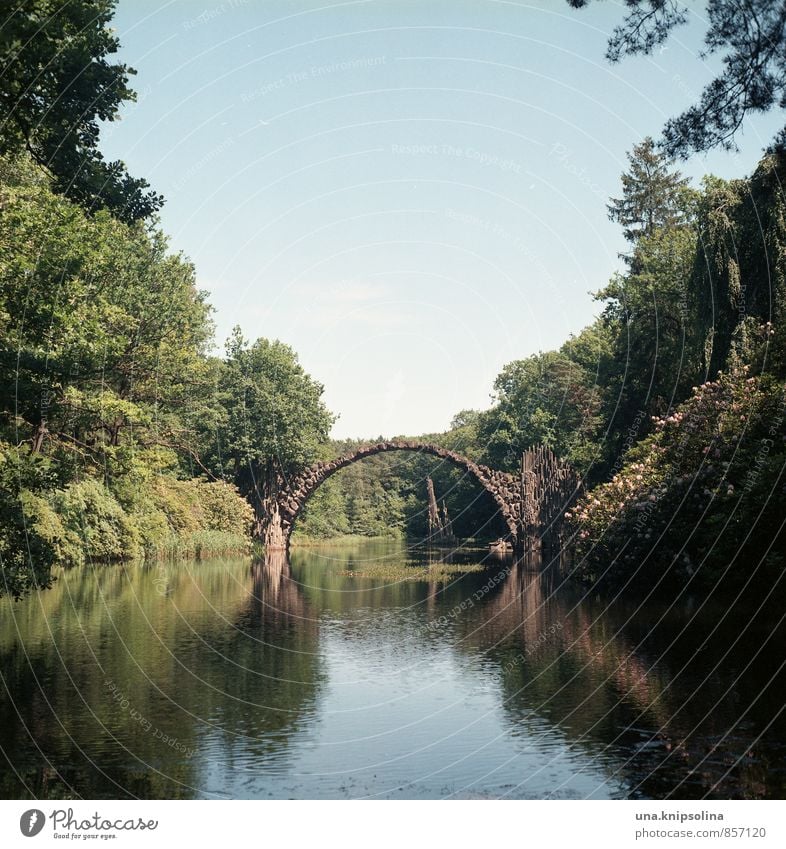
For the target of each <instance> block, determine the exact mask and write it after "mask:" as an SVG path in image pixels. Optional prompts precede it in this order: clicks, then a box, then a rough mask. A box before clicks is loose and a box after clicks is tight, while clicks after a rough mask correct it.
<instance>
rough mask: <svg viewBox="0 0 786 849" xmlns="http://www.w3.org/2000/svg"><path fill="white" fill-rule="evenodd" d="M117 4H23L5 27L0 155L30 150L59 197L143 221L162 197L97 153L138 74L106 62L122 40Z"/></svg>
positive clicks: (87, 0)
mask: <svg viewBox="0 0 786 849" xmlns="http://www.w3.org/2000/svg"><path fill="white" fill-rule="evenodd" d="M115 2H116V0H69V2H63V0H21V2H17V3H16V4H14V5H16V8H15V9H14V10H13V11H12V12H10V14H5V13H4V15H3V21H2V25H1V26H0V81H1V82H0V113H1V114H2V115H3V116H4V117H3V118H2V119H0V153H18V152H20V151H22V150H24V151H26V152H27V153H28V154H29V155H30V156H32V158H33V159H34V160H35V161H36V162H37V163H38V164H39V165H40V166H43V167H44V168H45V169H46V170H47V171H48V172H49V173H50V174H51V175H52V177H53V178H54V186H55V189H56V190H57V191H58V192H61V193H62V194H64V195H66V196H67V197H68V198H70V199H71V200H74V201H76V202H77V203H79V204H81V205H82V206H83V207H84V208H85V209H87V210H89V211H94V210H97V209H108V210H110V211H111V212H112V213H113V215H115V216H116V217H117V218H119V219H121V220H122V221H126V222H130V221H136V220H138V219H140V218H145V217H147V216H149V215H151V214H152V213H153V212H155V211H156V210H157V209H159V208H160V206H161V204H162V203H163V198H161V196H160V195H157V194H155V193H154V192H150V191H146V190H147V188H148V183H147V182H146V181H145V180H142V179H138V178H134V177H131V176H130V175H129V174H128V172H127V171H126V168H125V166H124V165H123V163H122V162H106V161H104V158H103V156H102V155H101V153H100V152H99V150H98V141H99V124H100V122H102V121H114V120H116V118H117V114H118V111H119V108H120V105H121V104H122V103H124V102H127V101H133V100H135V94H134V92H133V91H132V90H131V89H130V88H129V87H128V78H129V76H131V75H132V74H134V73H136V72H135V71H134V69H133V68H129V67H128V66H127V65H124V64H122V63H111V62H109V61H108V59H107V57H109V56H111V54H113V53H115V52H117V49H118V46H119V42H118V39H117V37H116V36H115V35H114V34H113V32H112V30H111V29H110V28H109V26H108V25H109V22H110V20H111V18H112V13H113V11H114V7H115Z"/></svg>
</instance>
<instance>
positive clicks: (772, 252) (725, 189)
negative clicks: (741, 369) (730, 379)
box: [691, 152, 786, 376]
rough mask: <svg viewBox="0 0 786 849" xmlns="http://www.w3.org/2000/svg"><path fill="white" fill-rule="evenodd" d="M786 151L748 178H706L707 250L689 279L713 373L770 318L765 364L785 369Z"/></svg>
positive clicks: (702, 212) (703, 220) (702, 227)
mask: <svg viewBox="0 0 786 849" xmlns="http://www.w3.org/2000/svg"><path fill="white" fill-rule="evenodd" d="M784 178H786V152H776V153H772V154H769V155H767V156H765V157H764V158H763V159H762V161H761V162H760V163H759V166H758V168H757V169H756V171H755V172H754V174H753V176H752V177H751V178H750V179H749V180H733V181H731V182H727V181H724V180H718V179H716V178H711V179H707V180H706V181H705V191H704V195H703V197H702V201H701V203H700V205H699V220H698V227H699V232H700V234H701V244H702V250H701V251H700V252H699V253H698V255H697V258H696V266H695V271H694V276H693V280H692V281H691V287H692V289H693V291H694V293H695V299H696V311H695V321H696V333H697V335H698V338H699V341H700V343H701V345H702V356H703V366H704V370H705V372H706V373H707V374H708V375H709V376H712V375H713V374H714V373H716V372H717V371H718V370H719V369H721V368H723V367H724V364H725V363H726V361H727V359H728V357H729V355H730V353H731V351H732V349H733V347H734V346H735V345H736V346H737V347H739V346H740V345H742V346H743V347H744V345H745V336H746V335H747V334H748V333H749V330H750V329H751V328H753V329H754V330H755V328H756V327H758V326H759V325H760V324H763V323H766V322H771V323H772V325H773V330H774V333H773V335H772V338H771V339H770V342H769V345H768V350H767V351H766V359H765V363H764V364H765V365H766V367H767V368H768V369H770V370H772V371H773V372H774V373H775V374H778V375H780V376H784V375H786V202H785V201H784V195H783V182H784Z"/></svg>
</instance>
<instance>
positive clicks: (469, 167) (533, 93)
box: [102, 0, 782, 437]
mask: <svg viewBox="0 0 786 849" xmlns="http://www.w3.org/2000/svg"><path fill="white" fill-rule="evenodd" d="M694 6H695V9H696V10H697V11H699V10H701V9H702V8H703V4H699V3H696V4H694ZM620 14H621V4H619V3H615V2H611V0H609V1H608V2H595V3H594V4H592V5H591V6H590V8H589V9H585V10H583V11H581V12H578V11H575V10H572V9H571V8H570V7H569V6H568V5H567V3H565V2H563V0H542V2H534V3H518V2H508V0H505V2H498V0H367V2H366V1H364V0H360V1H359V2H344V3H332V4H331V3H326V2H325V0H322V2H300V0H288V2H277V0H263V1H262V2H259V0H257V2H254V0H202V1H201V2H200V0H173V2H169V3H167V2H153V0H120V3H119V6H118V10H117V14H116V18H115V27H116V29H117V31H118V34H119V36H120V39H121V43H122V45H123V50H122V53H121V58H122V59H123V61H126V62H127V63H129V64H131V65H132V66H133V67H135V68H136V69H137V71H138V74H137V76H136V77H135V79H134V81H133V85H134V87H135V89H136V90H137V93H138V102H137V103H136V104H132V105H129V106H127V107H126V108H125V109H124V110H123V119H122V120H121V121H120V122H117V123H114V124H112V125H109V126H108V127H107V128H106V129H105V132H104V135H103V141H102V148H103V150H104V152H105V153H106V155H107V156H108V157H110V158H122V159H123V160H125V161H126V163H127V164H128V165H129V168H130V170H131V173H132V174H134V175H140V176H144V177H146V178H147V179H148V180H149V181H150V182H151V184H152V185H153V186H154V188H155V189H156V190H158V191H160V192H162V193H163V194H164V195H165V196H166V198H167V203H166V205H165V207H164V209H163V211H162V213H161V219H162V224H163V227H164V229H165V230H166V232H167V233H169V234H170V235H171V238H172V245H173V247H174V248H175V249H178V250H182V251H183V252H184V253H185V254H187V255H188V256H189V257H190V258H191V259H192V260H193V261H194V263H195V265H196V268H197V275H198V280H199V285H200V286H201V287H202V288H204V289H207V290H208V291H209V293H210V300H211V302H212V303H213V305H214V306H215V308H216V315H215V320H216V324H217V342H218V344H219V346H223V340H224V339H225V338H226V336H227V335H228V334H229V331H230V329H231V328H232V326H233V325H235V324H240V325H241V326H242V328H243V330H244V332H245V334H246V336H248V337H250V338H255V337H257V336H266V337H270V338H279V339H281V340H283V341H285V342H287V343H288V344H290V345H292V346H293V348H295V350H296V351H297V352H298V354H299V356H300V359H301V362H302V363H303V365H304V367H305V368H306V369H307V371H309V372H310V373H311V374H312V375H313V376H314V377H315V378H317V379H318V380H320V381H321V382H322V383H323V384H324V385H325V390H326V391H325V400H326V402H327V404H328V406H329V407H330V408H331V409H332V410H333V411H334V412H335V413H338V414H340V418H339V420H338V422H337V424H336V426H335V428H334V435H335V436H338V437H345V436H353V437H374V436H377V435H380V434H382V435H386V436H391V435H396V434H418V433H423V432H430V431H439V430H443V429H445V428H446V427H447V426H448V425H449V423H450V420H451V418H452V416H453V415H454V414H455V413H456V412H458V411H459V410H461V409H465V408H478V409H480V408H484V407H487V406H488V405H489V403H490V393H491V392H492V384H493V380H494V377H495V376H496V375H497V373H498V372H499V371H500V369H501V368H502V366H503V365H504V364H505V363H507V362H510V361H511V360H514V359H518V358H521V357H525V356H527V355H529V354H532V353H534V352H536V351H538V350H545V349H549V348H553V347H556V346H558V345H559V344H560V343H561V342H562V341H563V340H564V339H565V338H566V337H567V336H568V334H570V333H575V332H578V331H579V330H580V329H581V328H582V327H583V326H584V325H586V324H587V323H589V322H590V321H591V320H592V318H593V316H594V315H595V314H596V313H597V312H598V311H599V309H600V306H599V304H598V303H597V302H594V301H593V300H592V298H591V295H590V294H589V293H590V292H592V291H596V290H597V289H599V288H600V287H601V286H603V285H604V284H605V282H606V280H607V279H608V277H609V276H610V274H611V273H612V272H613V271H614V270H615V269H616V268H617V267H618V264H619V263H618V259H617V253H618V252H619V251H620V250H622V249H623V248H624V243H623V240H622V238H621V235H620V232H619V228H618V226H617V225H614V224H612V223H611V222H609V221H608V220H607V217H606V201H607V199H608V197H609V196H610V195H615V194H617V193H618V191H619V175H620V173H621V172H622V171H623V170H624V168H625V153H626V151H628V150H629V149H630V148H631V147H632V146H633V145H634V144H635V143H637V142H638V141H640V140H641V139H642V138H643V137H644V136H646V135H653V136H656V137H657V135H658V133H659V130H660V128H661V127H662V125H663V122H664V121H665V119H666V118H667V117H669V116H670V115H672V114H675V113H677V112H678V111H681V110H682V109H683V108H685V107H686V106H688V105H690V104H691V103H692V102H694V101H695V99H696V98H697V96H698V94H699V92H700V91H701V88H702V87H703V85H704V83H706V82H707V81H708V80H709V79H710V78H711V77H712V75H713V71H714V70H716V69H717V67H718V61H719V60H717V59H713V60H711V61H709V62H708V61H706V60H704V59H702V58H701V57H700V56H699V55H698V54H699V50H700V47H701V36H702V34H703V32H704V27H703V26H702V23H701V20H700V19H699V18H698V15H696V13H694V21H693V22H692V24H691V25H690V26H689V27H687V28H684V29H681V30H679V31H678V32H677V34H676V37H673V38H672V39H671V41H670V42H669V45H668V48H667V49H665V50H663V51H662V52H658V53H657V54H656V55H655V56H653V57H651V58H642V59H636V60H625V61H624V62H623V63H621V64H618V65H609V64H608V63H607V62H606V60H605V59H604V50H605V42H606V38H607V35H608V33H609V31H610V30H611V28H612V27H613V25H614V23H615V22H616V21H618V19H619V17H620ZM781 123H782V122H781ZM778 126H779V122H778V121H777V120H776V119H775V118H774V117H764V118H757V119H755V120H753V121H751V122H749V124H748V125H746V127H745V131H744V134H743V135H742V136H741V137H740V139H739V141H740V151H739V153H735V154H729V153H723V152H718V153H713V154H711V155H709V156H707V157H695V158H694V159H692V160H691V161H689V162H688V163H685V164H684V165H682V166H681V167H682V168H683V170H684V172H685V173H687V174H690V175H691V176H693V177H694V178H700V176H701V175H702V174H704V173H706V172H712V173H715V174H718V175H720V176H724V177H734V176H743V175H744V174H746V173H749V172H750V171H751V169H752V168H753V167H754V165H755V163H756V161H757V159H758V157H759V155H760V153H761V150H762V148H763V147H764V146H766V144H767V142H768V141H769V139H770V138H771V136H772V135H773V133H774V131H775V129H777V127H778Z"/></svg>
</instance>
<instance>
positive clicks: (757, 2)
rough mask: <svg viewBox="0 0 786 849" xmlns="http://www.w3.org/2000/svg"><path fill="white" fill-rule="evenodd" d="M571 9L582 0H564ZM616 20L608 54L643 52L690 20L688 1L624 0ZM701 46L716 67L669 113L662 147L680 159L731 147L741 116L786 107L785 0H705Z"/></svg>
mask: <svg viewBox="0 0 786 849" xmlns="http://www.w3.org/2000/svg"><path fill="white" fill-rule="evenodd" d="M568 3H569V4H570V5H571V6H573V7H574V8H581V7H583V6H586V5H588V3H589V0H568ZM625 7H626V9H627V12H626V14H625V18H624V19H623V22H622V23H621V24H620V25H619V26H618V27H617V28H616V29H615V30H614V32H613V33H612V36H611V38H610V39H609V44H608V50H607V53H606V56H607V58H608V59H609V60H610V61H612V62H618V61H619V60H620V59H621V58H622V57H623V56H634V55H637V54H643V55H649V54H651V53H652V51H653V49H654V48H656V47H658V46H659V45H661V44H663V43H664V42H665V41H666V40H667V39H668V37H669V35H670V34H671V33H672V31H673V30H674V29H675V28H676V27H678V26H681V25H683V24H685V23H687V22H688V20H689V17H690V15H689V12H690V9H691V7H690V5H688V4H685V3H681V2H678V0H626V2H625ZM703 19H704V20H706V21H707V31H706V34H705V36H704V44H705V49H706V52H707V54H710V55H711V54H717V53H720V54H722V56H723V71H722V72H721V73H720V74H719V75H718V76H717V77H715V79H713V80H712V81H711V82H710V83H709V84H708V85H707V86H706V87H705V89H704V91H703V92H702V94H701V97H700V98H699V102H698V103H697V104H695V105H693V106H691V107H689V108H688V109H687V110H686V111H685V112H683V113H682V114H681V115H678V116H677V117H674V118H670V119H669V120H668V121H667V123H666V126H665V127H664V131H663V144H664V147H665V149H666V151H667V152H668V153H669V154H670V155H672V156H681V157H687V156H689V155H690V154H691V153H692V152H694V151H706V150H710V149H711V148H714V147H718V146H720V147H724V148H733V147H734V138H735V136H736V134H737V132H738V131H739V130H740V128H741V126H742V122H743V120H744V119H745V117H746V115H748V114H750V113H755V112H766V111H768V110H769V109H771V108H772V107H779V108H781V109H782V108H784V106H786V49H784V47H786V3H784V2H782V0H745V2H744V3H741V2H740V0H707V3H706V8H705V11H704V13H703Z"/></svg>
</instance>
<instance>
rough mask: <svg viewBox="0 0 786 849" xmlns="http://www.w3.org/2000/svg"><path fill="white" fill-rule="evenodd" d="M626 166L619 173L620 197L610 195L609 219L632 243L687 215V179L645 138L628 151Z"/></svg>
mask: <svg viewBox="0 0 786 849" xmlns="http://www.w3.org/2000/svg"><path fill="white" fill-rule="evenodd" d="M628 163H629V166H630V167H629V169H628V170H627V171H626V172H625V173H624V174H623V175H622V197H620V198H612V199H611V201H610V203H609V205H608V210H609V218H610V219H611V220H612V221H616V222H617V223H619V224H621V225H622V227H623V232H624V233H625V238H626V239H627V240H628V241H629V242H633V243H634V244H635V243H636V242H637V241H638V240H639V239H640V238H641V237H642V236H650V235H652V234H653V233H654V232H655V230H656V229H657V228H659V227H675V226H677V225H679V224H681V223H682V222H683V221H684V220H685V218H686V214H687V209H686V207H687V205H688V204H687V201H688V197H689V194H688V192H687V185H688V179H687V178H684V177H683V176H682V175H681V174H680V172H679V171H674V170H672V169H671V168H670V164H671V162H670V160H669V157H667V156H666V154H664V153H662V152H661V151H658V150H657V148H656V147H655V142H654V141H653V140H652V139H651V138H649V137H647V138H645V139H644V141H643V142H641V144H637V145H635V146H634V148H633V150H632V151H631V152H630V153H628Z"/></svg>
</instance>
